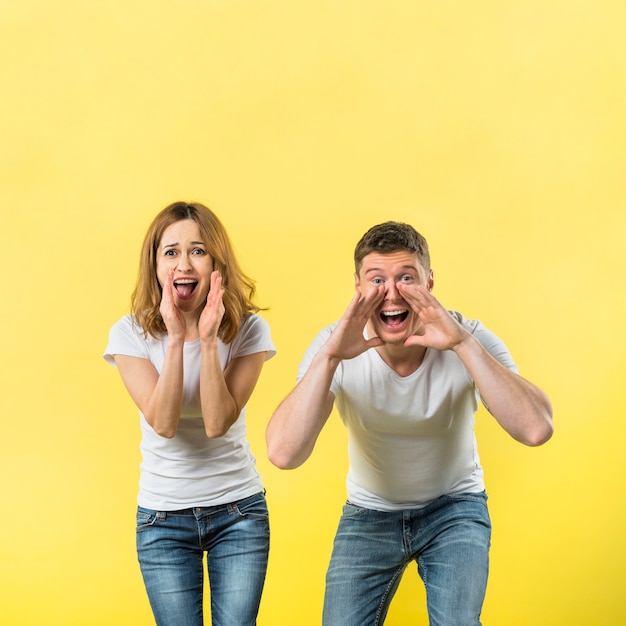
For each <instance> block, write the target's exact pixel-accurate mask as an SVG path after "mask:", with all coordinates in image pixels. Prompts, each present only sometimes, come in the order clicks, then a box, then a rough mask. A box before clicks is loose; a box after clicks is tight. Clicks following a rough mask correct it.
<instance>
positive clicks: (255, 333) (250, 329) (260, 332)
mask: <svg viewBox="0 0 626 626" xmlns="http://www.w3.org/2000/svg"><path fill="white" fill-rule="evenodd" d="M257 352H265V353H266V354H265V360H266V361H267V360H269V359H271V358H272V357H273V356H274V355H275V354H276V347H275V346H274V342H273V341H272V334H271V331H270V326H269V324H268V323H267V322H266V321H265V320H264V319H263V318H262V317H259V316H258V315H255V314H253V315H250V316H248V317H247V318H246V319H245V320H244V321H243V323H242V325H241V328H240V329H239V333H238V335H237V337H235V339H234V340H233V344H232V349H231V354H230V358H231V359H235V358H237V357H240V356H246V355H248V354H256V353H257Z"/></svg>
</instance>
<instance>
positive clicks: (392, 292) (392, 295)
mask: <svg viewBox="0 0 626 626" xmlns="http://www.w3.org/2000/svg"><path fill="white" fill-rule="evenodd" d="M398 298H400V292H399V291H398V285H397V284H396V283H395V282H394V281H393V280H390V281H389V282H388V283H387V284H386V285H385V300H398Z"/></svg>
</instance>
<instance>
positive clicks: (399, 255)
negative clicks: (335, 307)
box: [355, 250, 433, 344]
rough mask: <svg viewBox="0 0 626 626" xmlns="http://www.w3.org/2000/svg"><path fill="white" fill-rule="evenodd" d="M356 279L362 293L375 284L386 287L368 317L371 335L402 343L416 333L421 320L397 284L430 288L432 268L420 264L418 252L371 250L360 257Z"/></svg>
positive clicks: (386, 340) (390, 341)
mask: <svg viewBox="0 0 626 626" xmlns="http://www.w3.org/2000/svg"><path fill="white" fill-rule="evenodd" d="M355 279H356V285H357V286H358V287H359V288H360V290H361V293H362V294H363V295H365V294H366V293H367V292H368V291H370V289H371V288H372V287H375V286H379V285H383V286H384V289H385V297H384V298H383V301H382V303H381V304H380V306H379V307H378V308H377V309H376V311H375V312H374V314H373V315H372V317H370V319H369V321H368V334H369V336H370V337H372V336H374V335H376V336H378V337H380V338H381V339H382V340H383V341H384V342H385V343H390V344H398V343H399V344H402V343H404V342H405V341H406V339H407V338H408V337H410V336H411V335H415V334H418V332H419V330H420V325H421V322H420V320H419V318H418V317H417V315H416V313H415V311H413V309H411V307H410V305H409V304H408V303H407V302H406V300H404V298H403V297H402V296H401V295H400V291H399V289H398V285H399V284H402V285H404V286H406V287H408V288H409V289H411V288H415V287H417V286H418V285H422V286H423V287H426V288H427V289H428V290H429V291H430V290H431V289H432V287H433V274H432V271H426V270H425V269H424V268H423V267H422V265H421V264H420V262H419V259H418V257H417V254H414V253H413V252H409V251H408V250H397V251H396V252H389V253H384V254H383V253H379V252H371V253H370V254H368V255H366V256H365V257H363V260H362V261H361V267H360V268H359V272H358V274H357V275H356V276H355Z"/></svg>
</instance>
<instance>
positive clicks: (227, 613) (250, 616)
mask: <svg viewBox="0 0 626 626" xmlns="http://www.w3.org/2000/svg"><path fill="white" fill-rule="evenodd" d="M269 540H270V533H269V516H268V511H267V503H266V501H265V496H264V494H262V493H259V494H256V495H254V496H251V497H249V498H245V499H243V500H239V501H238V502H232V503H230V504H224V505H220V506H214V507H198V508H193V509H184V510H182V511H152V510H149V509H144V508H142V507H139V508H138V510H137V554H138V557H139V564H140V566H141V573H142V575H143V580H144V584H145V586H146V591H147V593H148V598H149V599H150V605H151V607H152V612H153V613H154V617H155V620H156V623H157V625H158V626H201V625H202V624H203V617H202V596H203V578H204V573H203V557H204V553H205V552H206V553H207V568H208V572H209V586H210V590H211V617H212V624H213V626H233V625H234V624H237V626H248V625H252V624H256V616H257V613H258V610H259V604H260V602H261V593H262V591H263V585H264V583H265V573H266V571H267V561H268V554H269Z"/></svg>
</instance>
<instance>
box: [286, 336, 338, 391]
mask: <svg viewBox="0 0 626 626" xmlns="http://www.w3.org/2000/svg"><path fill="white" fill-rule="evenodd" d="M336 325H337V324H333V325H332V326H328V327H327V328H324V330H322V331H320V332H319V333H318V335H317V337H315V339H313V341H312V342H311V345H310V346H309V347H308V348H307V350H306V352H305V353H304V356H303V357H302V361H301V362H300V365H299V367H298V375H297V377H296V382H300V381H301V380H302V378H303V377H304V375H305V374H306V372H307V370H308V369H309V367H310V366H311V361H313V357H315V355H316V354H317V352H318V351H319V349H320V348H321V347H322V346H323V345H324V343H325V342H326V340H327V339H328V338H329V337H330V334H331V333H332V331H333V328H335V326H336ZM340 370H341V363H340V364H339V366H338V367H337V370H336V371H335V374H334V376H333V380H332V381H331V383H330V391H331V393H332V394H333V395H334V396H336V395H337V392H338V390H339V382H338V372H339V371H340Z"/></svg>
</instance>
